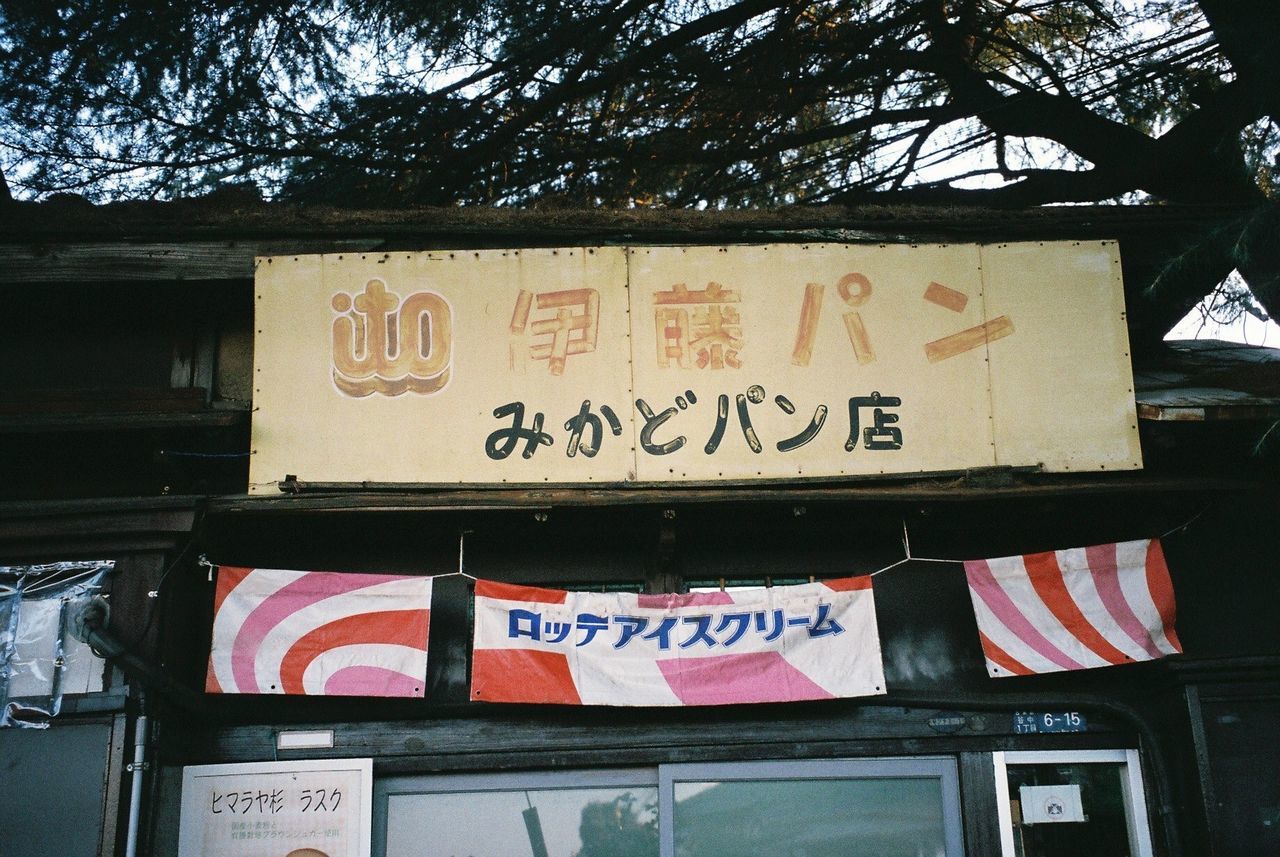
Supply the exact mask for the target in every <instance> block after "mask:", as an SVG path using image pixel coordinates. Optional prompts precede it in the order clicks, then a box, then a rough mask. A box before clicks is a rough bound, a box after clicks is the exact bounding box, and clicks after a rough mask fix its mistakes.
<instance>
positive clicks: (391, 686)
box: [205, 566, 431, 697]
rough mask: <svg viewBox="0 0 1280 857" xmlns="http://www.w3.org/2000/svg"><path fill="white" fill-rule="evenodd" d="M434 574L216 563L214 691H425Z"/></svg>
mask: <svg viewBox="0 0 1280 857" xmlns="http://www.w3.org/2000/svg"><path fill="white" fill-rule="evenodd" d="M430 618H431V578H430V577H405V576H401V575H392V574H340V573H336V572H329V571H283V570H280V569H267V568H235V567H231V566H222V567H220V568H219V569H218V586H217V590H216V593H215V595H214V616H213V646H212V648H211V650H210V652H209V675H208V679H207V680H206V682H205V690H206V691H207V692H209V693H286V694H310V695H331V696H409V697H421V696H423V695H424V693H425V691H426V678H427V633H428V630H429V626H430Z"/></svg>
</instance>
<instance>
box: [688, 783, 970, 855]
mask: <svg viewBox="0 0 1280 857" xmlns="http://www.w3.org/2000/svg"><path fill="white" fill-rule="evenodd" d="M675 799H676V809H675V837H676V857H756V855H761V854H768V855H777V857H941V855H943V854H945V853H946V845H945V836H944V831H943V810H942V783H941V782H940V781H939V780H938V779H937V778H934V777H894V778H886V777H874V778H871V777H869V778H864V779H815V780H734V781H727V782H701V783H694V782H678V783H676V784H675Z"/></svg>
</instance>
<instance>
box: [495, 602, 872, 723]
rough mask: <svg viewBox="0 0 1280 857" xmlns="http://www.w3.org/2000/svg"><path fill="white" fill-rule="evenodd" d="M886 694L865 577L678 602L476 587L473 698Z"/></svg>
mask: <svg viewBox="0 0 1280 857" xmlns="http://www.w3.org/2000/svg"><path fill="white" fill-rule="evenodd" d="M884 692H885V684H884V667H883V664H882V661H881V655H880V637H879V634H878V632H877V628H876V605H875V597H874V595H873V593H872V589H871V578H870V577H846V578H839V579H835V580H826V581H822V582H820V583H807V584H801V585H799V586H775V587H770V588H760V589H750V590H746V591H741V592H700V593H689V594H683V595H670V594H668V595H635V594H628V593H599V592H565V591H563V590H558V589H539V588H535V587H530V586H515V585H512V584H508V583H496V582H493V581H488V580H481V581H477V583H476V622H475V638H474V648H473V651H472V660H471V698H472V699H474V700H479V701H483V702H540V703H558V704H563V705H727V704H733V703H747V702H797V701H800V700H811V699H833V698H837V697H853V696H872V695H875V694H881V693H884Z"/></svg>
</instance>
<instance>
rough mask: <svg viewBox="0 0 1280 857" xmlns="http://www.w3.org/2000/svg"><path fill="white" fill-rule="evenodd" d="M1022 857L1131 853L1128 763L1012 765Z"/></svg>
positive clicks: (1098, 856) (1097, 856)
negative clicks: (1126, 782)
mask: <svg viewBox="0 0 1280 857" xmlns="http://www.w3.org/2000/svg"><path fill="white" fill-rule="evenodd" d="M1008 771H1009V799H1010V801H1012V802H1013V803H1014V806H1013V813H1012V816H1013V846H1014V850H1015V851H1016V852H1017V854H1018V857H1079V855H1082V854H1083V855H1094V857H1129V855H1130V848H1129V825H1128V820H1127V818H1126V816H1125V798H1124V788H1123V786H1122V784H1121V777H1122V776H1123V771H1124V765H1122V764H1120V763H1118V762H1117V763H1099V762H1087V763H1076V764H1044V765H1009V766H1008Z"/></svg>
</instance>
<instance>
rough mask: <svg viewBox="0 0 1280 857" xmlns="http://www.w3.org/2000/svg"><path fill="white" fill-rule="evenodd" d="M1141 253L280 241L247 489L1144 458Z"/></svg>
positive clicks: (264, 328)
mask: <svg viewBox="0 0 1280 857" xmlns="http://www.w3.org/2000/svg"><path fill="white" fill-rule="evenodd" d="M1119 271H1120V267H1119V255H1118V251H1117V248H1116V245H1115V243H1114V242H1072V243H1067V242H1060V243H1057V244H1055V243H1052V242H1045V243H1039V242H1037V243H1035V244H1008V245H984V246H981V247H980V246H977V245H952V246H943V245H934V246H908V245H883V246H855V245H813V246H811V245H777V244H775V245H758V246H737V247H632V248H620V247H580V248H547V249H513V250H484V251H473V252H422V253H401V254H396V253H384V254H378V255H376V256H374V255H371V254H370V255H363V256H362V255H360V254H344V255H341V256H337V255H335V256H299V257H290V258H271V259H263V260H260V261H259V265H258V286H257V290H258V300H257V302H256V310H257V313H256V318H257V322H256V324H255V327H256V328H258V330H259V334H258V337H257V340H256V341H255V370H254V377H255V384H254V421H253V432H254V439H253V447H254V449H255V451H256V454H255V455H254V456H253V457H252V459H251V464H250V467H251V473H250V479H251V482H252V483H253V484H252V486H251V491H253V492H260V491H275V490H278V488H277V482H278V481H280V480H282V479H284V477H285V476H286V474H295V475H297V477H298V479H299V480H300V481H302V480H305V481H315V482H336V483H361V482H387V483H422V484H445V483H456V482H464V483H488V484H497V483H503V482H507V483H534V482H536V483H553V484H554V483H587V482H607V483H646V482H649V483H652V482H667V481H673V480H683V481H694V480H697V481H726V480H735V481H742V480H754V479H758V478H764V479H794V478H798V477H803V478H808V477H813V478H831V477H844V476H864V475H880V474H907V473H939V472H946V471H957V470H969V469H974V468H981V467H997V466H1004V467H1031V468H1041V469H1043V470H1046V471H1050V472H1055V471H1062V472H1065V471H1070V472H1080V471H1085V470H1100V469H1106V470H1116V469H1132V468H1137V467H1140V466H1141V454H1140V448H1139V444H1138V440H1137V432H1136V428H1135V423H1136V421H1135V419H1134V414H1133V411H1134V404H1133V395H1132V382H1131V378H1132V370H1131V368H1130V366H1129V362H1128V358H1127V354H1128V345H1127V330H1126V327H1125V322H1124V304H1123V287H1122V283H1121V282H1120V275H1119ZM1064 282H1070V283H1071V284H1072V285H1071V288H1070V289H1064V288H1062V284H1063V283H1064ZM1045 378H1058V379H1062V381H1063V382H1062V383H1052V384H1046V383H1044V379H1045ZM1064 414H1069V415H1070V419H1064V416H1063V415H1064ZM303 416H304V417H305V418H301V419H300V417H303Z"/></svg>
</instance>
